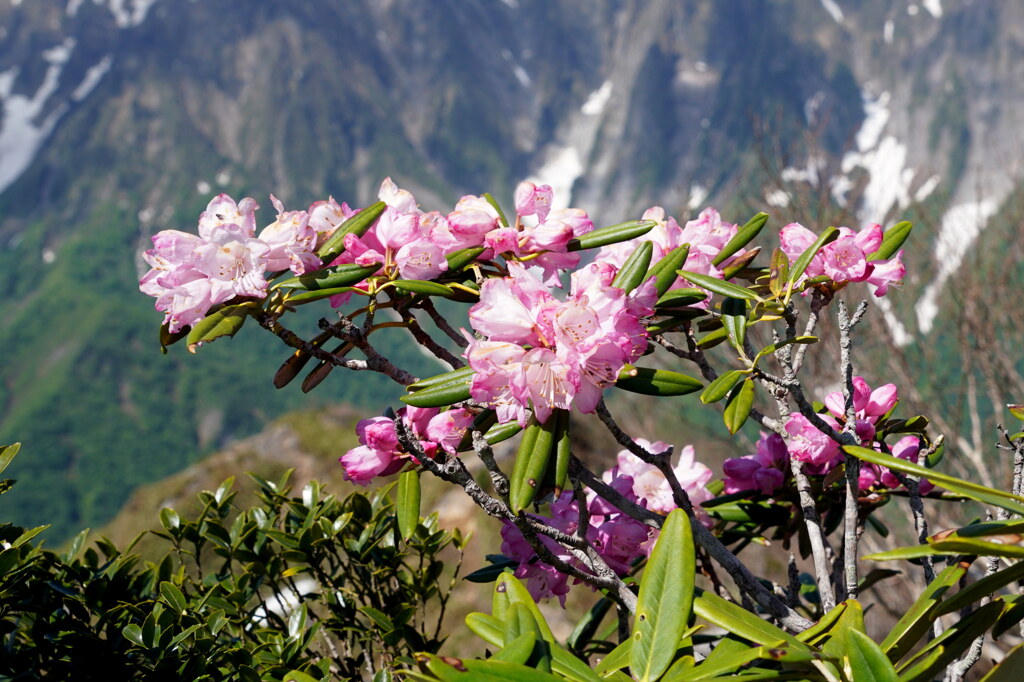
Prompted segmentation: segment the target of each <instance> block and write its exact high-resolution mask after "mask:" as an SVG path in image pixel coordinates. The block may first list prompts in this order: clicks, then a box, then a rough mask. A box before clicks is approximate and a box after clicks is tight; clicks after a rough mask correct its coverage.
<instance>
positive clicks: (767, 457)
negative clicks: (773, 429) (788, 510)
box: [722, 432, 789, 495]
mask: <svg viewBox="0 0 1024 682" xmlns="http://www.w3.org/2000/svg"><path fill="white" fill-rule="evenodd" d="M722 470H723V471H724V472H725V493H726V494H731V493H736V492H740V491H741V490H759V491H761V492H762V493H763V494H765V495H771V494H772V493H774V492H775V491H776V490H778V489H779V488H780V487H782V484H783V483H784V482H785V480H786V474H787V472H788V470H789V450H788V449H787V448H786V441H784V440H783V439H782V436H780V435H779V434H777V433H771V434H769V433H764V432H762V433H761V438H760V439H759V440H758V441H757V452H755V453H754V454H752V455H746V456H745V457H732V458H729V459H727V460H725V462H723V463H722Z"/></svg>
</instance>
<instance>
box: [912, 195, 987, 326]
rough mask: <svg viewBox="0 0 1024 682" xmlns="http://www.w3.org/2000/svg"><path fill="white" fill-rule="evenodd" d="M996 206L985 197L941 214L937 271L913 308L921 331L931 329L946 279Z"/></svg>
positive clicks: (960, 260)
mask: <svg viewBox="0 0 1024 682" xmlns="http://www.w3.org/2000/svg"><path fill="white" fill-rule="evenodd" d="M998 207H999V202H998V201H996V200H995V199H992V198H984V199H981V200H979V201H972V202H968V203H963V204H959V205H957V206H954V207H953V208H951V209H949V210H948V211H947V212H946V215H945V216H943V218H942V227H941V228H940V230H939V234H938V236H937V237H936V239H935V253H934V260H935V263H937V264H938V269H939V270H938V273H937V274H936V275H935V279H933V280H932V282H931V283H930V284H929V285H928V286H927V287H926V288H925V290H924V294H923V295H922V296H921V298H920V300H919V301H918V302H917V306H916V308H915V310H916V312H917V325H918V327H920V329H921V331H922V332H923V333H925V334H927V333H928V332H929V331H931V329H932V326H933V325H934V323H935V317H936V315H938V313H939V296H940V295H941V294H942V290H943V288H944V287H945V285H946V282H948V281H949V279H950V278H951V277H952V276H953V275H954V274H955V273H956V271H957V270H958V269H959V268H960V265H961V263H963V260H964V256H966V255H967V252H968V250H970V248H971V246H972V245H973V244H974V242H975V241H977V239H978V236H979V235H981V232H982V230H984V229H985V226H986V225H987V224H988V220H989V218H991V217H992V216H993V215H994V214H995V212H996V209H997V208H998Z"/></svg>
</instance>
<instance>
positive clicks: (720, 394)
mask: <svg viewBox="0 0 1024 682" xmlns="http://www.w3.org/2000/svg"><path fill="white" fill-rule="evenodd" d="M745 376H747V372H744V371H743V370H742V369H734V370H731V371H729V372H726V373H725V374H721V375H719V376H718V377H717V378H716V379H715V380H714V381H712V382H711V383H710V384H708V385H707V387H706V388H705V389H704V391H703V392H702V393H701V394H700V401H701V402H702V403H704V404H705V405H710V404H711V403H717V402H718V401H719V400H721V399H722V398H724V397H725V396H727V395H729V391H731V390H732V388H733V386H735V385H736V384H738V383H739V382H740V380H742V379H743V377H745Z"/></svg>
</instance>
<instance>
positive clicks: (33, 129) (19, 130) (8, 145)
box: [0, 43, 70, 193]
mask: <svg viewBox="0 0 1024 682" xmlns="http://www.w3.org/2000/svg"><path fill="white" fill-rule="evenodd" d="M66 46H67V43H65V45H63V46H60V47H61V48H64V47H66ZM67 49H70V48H67ZM54 50H56V52H54ZM47 52H48V53H50V57H49V58H47V59H48V61H50V66H49V68H48V69H47V70H46V76H45V77H44V78H43V83H42V85H41V86H39V90H37V91H36V92H35V94H34V95H32V97H31V98H29V97H26V96H25V95H14V94H12V91H13V88H14V80H15V78H16V77H17V75H18V68H17V67H14V68H12V69H10V70H8V71H5V72H3V73H0V193H3V191H4V190H5V189H7V188H8V187H9V186H10V185H11V183H13V182H14V181H15V180H17V179H18V177H19V176H20V175H21V174H22V173H23V172H25V169H26V168H28V166H29V164H31V163H32V159H33V158H35V154H36V151H37V150H38V149H39V146H40V145H41V144H42V143H43V140H45V139H46V138H47V136H49V134H50V132H51V131H52V130H53V126H54V125H55V124H56V123H57V120H58V119H60V117H61V116H63V115H64V112H65V111H66V109H67V107H66V106H65V105H60V106H58V107H56V108H52V109H51V110H50V111H49V113H48V115H47V116H46V117H45V118H44V119H43V120H42V121H38V122H37V118H38V116H39V115H40V114H41V113H42V112H43V108H44V105H45V104H46V101H47V100H48V99H49V98H50V95H52V94H53V92H54V91H55V90H56V89H57V83H58V81H59V79H60V74H61V70H62V69H63V62H62V61H60V60H61V58H63V57H64V52H63V49H58V48H52V49H51V50H48V51H47Z"/></svg>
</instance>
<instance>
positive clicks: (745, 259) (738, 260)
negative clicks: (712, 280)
mask: <svg viewBox="0 0 1024 682" xmlns="http://www.w3.org/2000/svg"><path fill="white" fill-rule="evenodd" d="M759 253H761V247H760V246H755V247H754V248H752V249H750V250H749V251H747V252H746V253H745V254H743V255H742V256H736V257H735V258H734V259H733V260H732V262H731V263H729V265H727V266H726V267H725V268H724V269H723V270H722V279H732V278H733V277H735V276H736V275H739V274H740V273H742V272H743V271H744V270H746V269H747V266H749V265H750V263H751V262H752V261H753V260H754V259H755V258H757V255H758V254H759ZM756 278H757V276H753V277H751V276H747V279H756Z"/></svg>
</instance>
